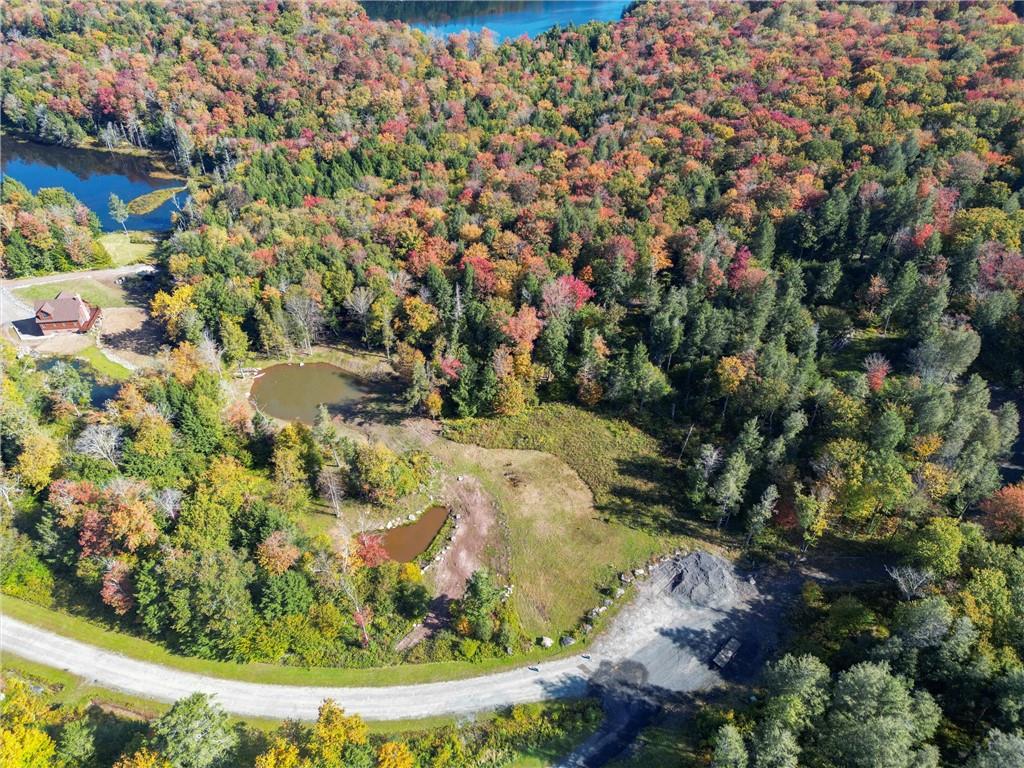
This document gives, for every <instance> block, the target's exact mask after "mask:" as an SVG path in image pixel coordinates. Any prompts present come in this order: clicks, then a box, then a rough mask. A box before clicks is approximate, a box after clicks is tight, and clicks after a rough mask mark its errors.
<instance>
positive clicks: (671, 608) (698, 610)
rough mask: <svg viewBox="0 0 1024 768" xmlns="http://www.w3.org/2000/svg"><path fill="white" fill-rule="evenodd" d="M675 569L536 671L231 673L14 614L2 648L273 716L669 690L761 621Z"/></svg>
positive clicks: (139, 692) (691, 678) (163, 692)
mask: <svg viewBox="0 0 1024 768" xmlns="http://www.w3.org/2000/svg"><path fill="white" fill-rule="evenodd" d="M674 574H675V569H674V568H673V567H672V565H671V561H669V562H667V563H665V564H664V565H663V566H660V567H659V568H658V569H657V570H656V571H655V573H654V576H653V577H652V578H651V579H650V580H649V581H647V582H646V583H644V584H643V585H642V586H641V587H640V588H639V589H638V594H637V597H636V598H635V599H634V600H633V601H632V602H631V603H630V604H629V605H628V606H626V607H624V608H623V610H622V612H621V613H620V614H619V615H618V616H617V617H616V619H615V621H613V622H612V624H611V626H610V627H609V629H608V631H607V632H606V633H605V634H604V635H602V637H601V638H599V639H598V641H597V642H596V643H595V644H594V648H593V650H592V652H591V656H592V658H590V659H585V658H584V657H583V656H582V655H576V656H571V657H569V658H564V659H558V660H556V661H550V662H546V663H543V664H540V665H539V666H538V669H537V671H533V670H531V669H528V668H525V667H524V668H518V669H513V670H510V671H508V672H500V673H495V674H487V675H481V676H479V677H473V678H468V679H465V680H453V681H447V682H437V683H422V684H416V685H397V686H387V687H359V688H355V687H342V688H339V687H316V686H288V685H271V684H263V683H248V682H242V681H237V680H225V679H222V678H216V677H210V676H206V675H199V674H195V673H191V672H183V671H181V670H177V669H173V668H171V667H165V666H161V665H158V664H152V663H149V662H144V661H138V660H136V659H132V658H128V657H125V656H122V655H119V654H116V653H112V652H110V651H106V650H103V649H100V648H96V647H94V646H90V645H87V644H85V643H80V642H78V641H76V640H71V639H68V638H66V637H63V636H61V635H58V634H55V633H52V632H49V631H46V630H43V629H39V628H38V627H34V626H32V625H30V624H26V623H24V622H21V621H18V620H16V619H12V618H11V617H9V616H0V650H2V651H5V652H8V653H13V654H16V655H17V656H20V657H23V658H26V659H29V660H31V661H35V662H38V663H40V664H44V665H47V666H50V667H57V668H60V669H63V670H66V671H68V672H70V673H72V674H74V675H77V676H79V677H82V678H84V679H86V680H88V681H90V682H92V683H94V684H97V685H100V686H103V687H105V688H111V689H114V690H118V691H123V692H125V693H129V694H132V695H135V696H142V697H146V698H150V699H157V700H160V701H167V702H170V701H175V700H177V699H180V698H182V697H183V696H187V695H189V694H191V693H194V692H196V691H202V692H204V693H208V694H211V695H212V696H214V697H215V698H216V700H217V701H218V702H219V703H220V704H221V706H223V707H224V708H225V709H226V710H228V711H229V712H232V713H235V714H239V715H249V716H255V717H266V718H274V719H285V718H297V719H303V720H311V719H314V718H315V717H316V713H317V709H318V707H319V706H320V703H321V702H322V701H323V700H324V699H326V698H332V699H334V700H336V701H337V702H338V703H339V704H340V705H341V706H343V707H344V708H345V709H346V710H347V711H349V712H357V713H359V714H360V715H362V716H363V717H364V718H365V719H367V720H405V719H415V718H423V717H432V716H436V715H441V714H455V715H461V714H470V713H473V712H480V711H486V710H494V709H498V708H501V707H505V706H509V705H511V704H518V703H524V702H530V701H539V700H542V699H551V698H563V697H579V696H582V695H584V694H585V693H586V692H587V690H588V688H589V686H590V685H591V684H592V683H596V684H599V685H604V686H607V685H614V684H616V683H620V684H623V685H627V686H642V687H645V688H660V689H664V690H669V691H688V690H696V689H701V688H707V687H711V686H713V685H716V684H718V683H719V682H720V681H721V678H720V677H719V676H718V674H717V673H716V672H714V671H713V670H712V669H711V667H710V666H709V665H708V663H707V658H708V657H709V653H708V649H707V647H706V646H707V640H708V638H715V636H716V635H719V634H721V632H722V631H725V632H727V633H729V634H733V633H734V632H735V627H736V626H737V623H738V622H739V621H740V620H742V619H743V617H744V616H749V617H750V618H753V616H754V613H753V612H751V610H750V609H751V606H752V605H753V603H754V602H755V601H752V599H751V598H756V597H757V591H756V590H755V589H753V588H751V590H750V593H749V594H747V595H745V596H743V597H742V598H739V599H737V601H736V602H735V604H734V605H732V606H731V607H730V608H729V609H727V610H716V609H713V608H710V607H706V606H700V605H696V604H694V603H691V602H688V601H685V600H681V599H680V598H679V597H678V596H676V595H673V594H672V592H671V590H670V589H669V588H668V587H669V585H670V582H671V579H672V577H673V576H674ZM716 628H717V629H716ZM712 642H713V643H717V642H718V641H717V640H714V639H713V640H712Z"/></svg>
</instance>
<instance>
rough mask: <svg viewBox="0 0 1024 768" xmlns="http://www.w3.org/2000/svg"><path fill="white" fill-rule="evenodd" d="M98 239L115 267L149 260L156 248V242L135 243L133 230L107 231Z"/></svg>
mask: <svg viewBox="0 0 1024 768" xmlns="http://www.w3.org/2000/svg"><path fill="white" fill-rule="evenodd" d="M98 239H99V241H100V245H102V246H103V248H104V249H105V250H106V252H107V253H108V254H109V255H110V260H111V261H112V262H113V263H114V266H115V267H125V266H128V265H129V264H139V263H142V262H147V261H149V260H150V258H151V257H152V255H153V251H154V250H155V248H156V244H155V243H133V242H132V241H131V232H128V233H125V232H107V233H106V234H104V235H101V236H100V237H99V238H98Z"/></svg>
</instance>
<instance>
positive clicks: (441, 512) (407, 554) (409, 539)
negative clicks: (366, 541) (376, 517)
mask: <svg viewBox="0 0 1024 768" xmlns="http://www.w3.org/2000/svg"><path fill="white" fill-rule="evenodd" d="M447 519H448V508H447V507H441V506H433V507H430V508H428V509H427V510H426V511H425V512H424V513H423V514H422V515H420V517H419V519H418V520H417V521H416V522H414V523H409V524H408V525H403V526H401V527H399V528H392V529H391V530H389V531H381V536H382V541H381V543H382V544H383V545H384V549H385V550H387V553H388V555H390V556H391V559H392V560H394V561H396V562H399V563H410V562H412V561H413V560H415V559H416V557H417V555H419V554H420V553H421V552H424V551H425V550H426V549H427V547H429V546H430V542H432V541H433V540H434V537H435V536H437V534H438V532H439V531H440V530H441V528H442V526H444V523H445V521H446V520H447Z"/></svg>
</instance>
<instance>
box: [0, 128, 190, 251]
mask: <svg viewBox="0 0 1024 768" xmlns="http://www.w3.org/2000/svg"><path fill="white" fill-rule="evenodd" d="M0 158H2V162H0V166H2V170H3V174H4V176H8V175H9V176H10V177H11V178H12V179H17V180H18V181H20V182H21V183H22V184H24V185H25V186H26V187H28V189H29V191H30V192H32V193H33V194H35V193H36V192H38V191H39V190H40V189H42V188H43V187H63V188H64V189H66V190H67V191H68V192H70V193H71V194H73V195H74V196H75V197H77V198H78V199H79V200H80V201H81V202H82V204H83V205H85V206H86V207H87V208H89V209H90V210H91V211H94V212H95V213H96V215H97V216H98V217H99V219H100V224H101V225H102V227H103V229H104V230H105V231H112V230H117V229H120V228H121V225H120V224H118V223H117V222H115V221H114V220H113V219H112V218H111V217H110V206H109V201H110V195H111V193H113V194H115V195H117V196H118V197H120V198H121V199H122V200H124V201H125V202H128V201H129V200H132V199H133V198H136V197H138V196H139V195H143V194H145V193H147V192H152V191H153V190H154V189H164V188H166V187H176V186H181V184H182V182H181V181H179V180H175V179H167V178H160V177H158V176H157V175H154V174H155V169H154V168H153V164H152V162H151V161H150V160H149V159H148V158H145V157H135V156H132V155H125V154H118V153H114V152H99V151H96V150H91V149H77V148H74V147H59V146H51V145H47V144H36V143H34V142H31V141H21V140H19V139H14V138H11V137H10V136H4V137H3V138H2V139H0ZM179 202H181V203H184V200H183V199H182V200H179ZM173 210H174V205H173V204H172V203H171V201H169V200H168V201H167V202H166V203H164V204H163V205H161V206H160V207H159V208H157V209H156V210H155V211H152V212H150V213H147V214H142V215H139V216H129V217H128V221H127V222H125V226H127V227H128V229H140V230H163V229H169V228H170V226H171V211H173Z"/></svg>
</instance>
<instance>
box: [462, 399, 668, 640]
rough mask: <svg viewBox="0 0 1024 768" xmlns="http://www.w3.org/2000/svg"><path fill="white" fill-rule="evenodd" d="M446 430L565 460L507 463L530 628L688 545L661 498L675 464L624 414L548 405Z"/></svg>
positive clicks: (546, 625)
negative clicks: (617, 416)
mask: <svg viewBox="0 0 1024 768" xmlns="http://www.w3.org/2000/svg"><path fill="white" fill-rule="evenodd" d="M446 434H447V435H448V436H449V437H451V438H453V439H455V440H459V441H463V442H468V443H474V444H477V445H481V446H484V447H486V448H489V449H492V450H493V449H499V448H513V449H531V450H536V451H544V452H546V453H549V454H553V455H554V457H556V458H557V459H558V460H552V457H551V456H546V455H544V454H535V453H530V454H519V457H520V458H519V459H518V460H517V461H515V462H514V463H512V464H509V467H508V469H507V470H506V476H507V477H508V476H511V477H512V479H513V485H514V488H513V489H511V490H509V489H505V492H504V496H506V497H507V499H506V503H505V505H504V506H505V509H506V518H507V522H508V535H509V539H510V541H509V544H510V550H511V558H512V575H513V582H514V583H515V586H516V592H515V593H514V600H515V603H516V609H517V611H518V612H519V615H520V617H521V619H522V621H523V627H524V629H525V630H526V631H527V633H528V634H539V633H541V632H542V631H551V630H552V629H554V630H557V631H561V630H565V629H568V628H569V627H571V626H572V625H573V624H575V623H576V622H578V621H579V620H580V619H581V618H582V616H583V614H584V613H585V612H586V611H588V610H589V609H591V608H594V607H595V606H597V605H599V604H600V602H601V600H602V599H603V597H604V594H602V592H601V587H602V586H604V587H612V586H614V585H616V584H617V582H616V575H617V574H618V573H619V572H621V571H623V570H626V569H628V568H632V567H635V566H636V565H638V564H640V563H643V562H644V561H646V560H647V559H648V558H650V557H651V556H652V555H654V554H656V553H658V552H662V551H665V550H667V549H670V548H673V547H675V546H679V545H681V544H685V543H686V542H685V540H684V539H683V538H682V537H681V536H679V535H677V533H676V531H675V530H674V528H673V525H672V524H673V522H674V515H673V512H672V509H671V506H670V505H669V504H668V503H667V500H666V499H664V497H663V494H664V493H665V491H666V489H668V488H670V487H671V486H669V485H666V483H667V482H668V473H669V471H670V468H669V467H668V466H667V465H666V463H665V462H664V460H663V459H662V457H661V454H660V452H659V446H658V443H657V441H655V440H654V439H653V438H651V437H649V436H648V435H646V434H644V433H643V432H641V431H640V430H638V429H636V428H635V427H632V426H631V425H629V424H627V423H626V422H624V421H621V420H617V419H610V418H607V417H604V416H600V415H597V414H594V413H591V412H589V411H584V410H582V409H578V408H575V407H573V406H570V405H564V404H548V405H542V406H540V407H538V408H535V409H533V410H532V411H530V412H529V413H528V414H526V415H525V416H522V417H517V418H511V419H492V420H466V421H460V422H452V423H450V424H448V425H447V430H446ZM503 456H504V454H503V453H501V452H498V453H495V454H494V458H495V459H501V458H502V457H503ZM573 470H575V473H574V472H573ZM577 475H578V477H577ZM580 479H582V480H583V482H584V483H585V484H586V486H587V487H588V488H589V490H590V492H591V493H592V494H593V497H592V498H593V501H591V498H590V494H588V493H586V489H585V488H583V489H581V486H580V482H579V481H580ZM499 498H500V496H499ZM666 532H667V533H666ZM598 553H599V556H595V555H597V554H598Z"/></svg>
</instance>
